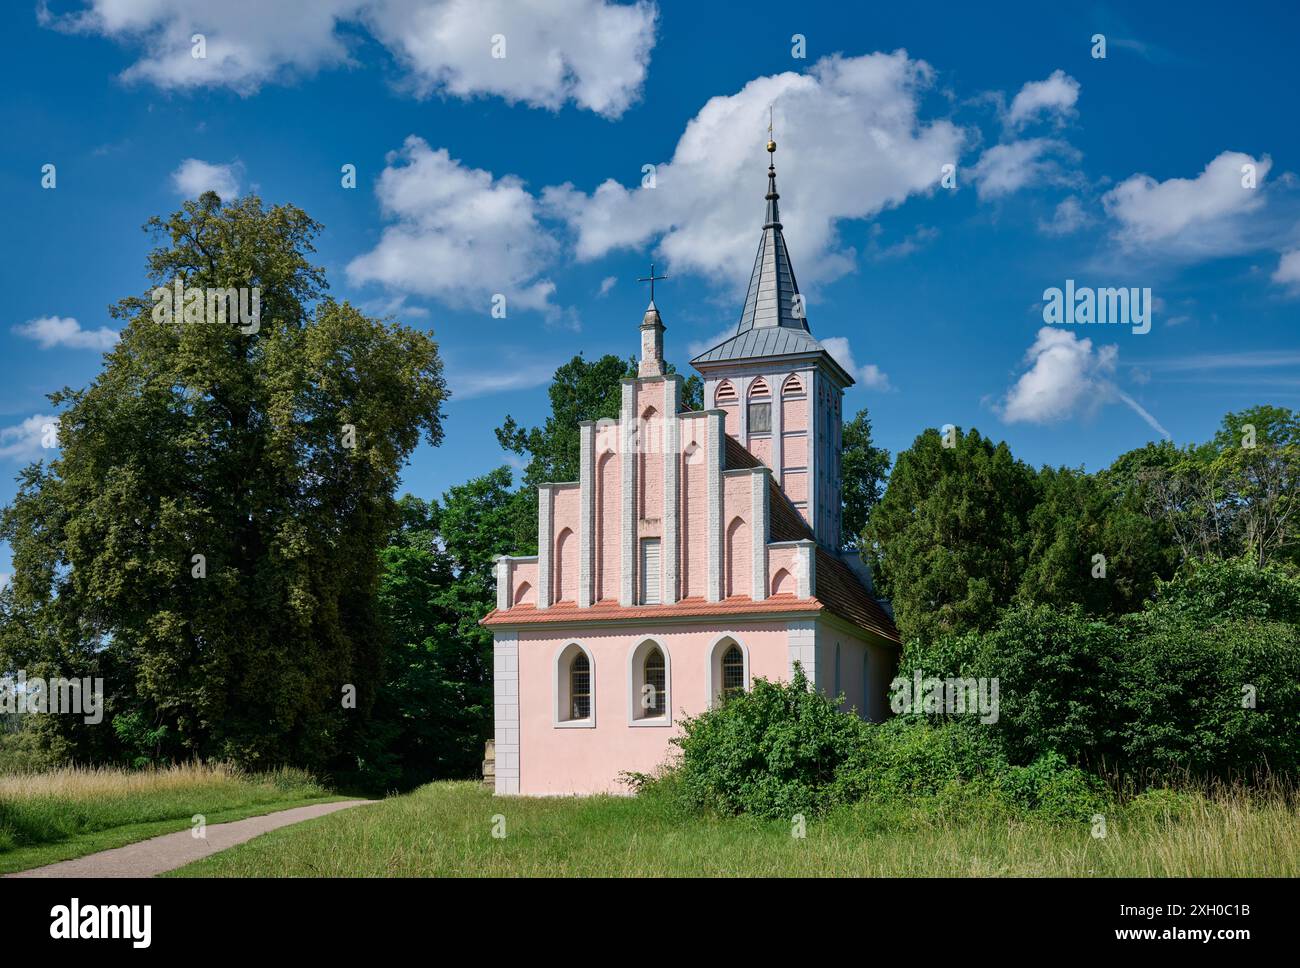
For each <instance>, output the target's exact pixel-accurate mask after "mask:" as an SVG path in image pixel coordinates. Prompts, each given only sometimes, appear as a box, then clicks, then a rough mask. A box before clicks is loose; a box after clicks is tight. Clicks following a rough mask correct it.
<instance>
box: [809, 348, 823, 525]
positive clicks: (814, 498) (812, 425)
mask: <svg viewBox="0 0 1300 968" xmlns="http://www.w3.org/2000/svg"><path fill="white" fill-rule="evenodd" d="M817 377H818V373H817V371H816V370H815V369H814V370H810V371H808V488H807V490H808V524H809V526H810V527H811V528H812V530H813V534H815V535H816V536H817V540H818V541H820V540H821V537H822V530H823V529H822V517H821V514H822V502H821V489H820V488H819V487H818V485H817V448H818V447H820V446H821V443H822V438H821V429H820V421H819V419H818V417H819V416H820V414H819V413H818V411H817V391H818V389H819V388H818V386H817Z"/></svg>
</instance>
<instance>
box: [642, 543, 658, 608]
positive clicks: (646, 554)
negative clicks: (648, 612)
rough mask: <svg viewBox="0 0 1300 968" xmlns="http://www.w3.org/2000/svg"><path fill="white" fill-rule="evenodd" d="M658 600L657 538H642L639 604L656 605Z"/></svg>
mask: <svg viewBox="0 0 1300 968" xmlns="http://www.w3.org/2000/svg"><path fill="white" fill-rule="evenodd" d="M659 602H660V598H659V539H658V538H643V539H642V541H641V604H642V605H658V604H659Z"/></svg>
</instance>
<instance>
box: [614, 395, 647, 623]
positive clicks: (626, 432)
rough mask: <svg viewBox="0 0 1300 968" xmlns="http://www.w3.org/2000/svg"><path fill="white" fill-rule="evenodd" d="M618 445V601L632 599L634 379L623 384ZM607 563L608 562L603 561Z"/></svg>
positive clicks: (637, 441) (635, 444)
mask: <svg viewBox="0 0 1300 968" xmlns="http://www.w3.org/2000/svg"><path fill="white" fill-rule="evenodd" d="M619 446H620V447H621V448H622V451H621V453H622V456H623V484H622V493H623V541H622V548H623V555H622V558H623V560H622V562H621V563H620V566H619V594H618V601H619V604H620V605H624V606H630V605H634V604H635V603H636V538H637V515H636V458H637V448H638V447H639V446H640V435H639V434H638V433H637V412H636V381H635V380H628V381H627V382H626V383H624V384H623V406H622V417H621V419H620V420H619ZM606 567H608V565H606Z"/></svg>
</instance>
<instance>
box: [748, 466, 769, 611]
mask: <svg viewBox="0 0 1300 968" xmlns="http://www.w3.org/2000/svg"><path fill="white" fill-rule="evenodd" d="M767 482H768V471H767V469H766V468H759V469H756V470H755V471H754V475H753V477H751V478H750V483H751V484H752V486H753V500H752V502H751V507H752V508H753V513H752V514H751V515H750V517H751V518H752V526H751V527H750V529H749V530H750V534H751V535H752V536H753V565H752V566H751V568H750V576H751V578H752V582H751V584H752V585H753V588H754V590H753V592H752V594H753V598H754V601H756V602H761V601H763V599H765V598H767V539H768V520H767V494H768V490H767Z"/></svg>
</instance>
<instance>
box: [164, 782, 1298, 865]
mask: <svg viewBox="0 0 1300 968" xmlns="http://www.w3.org/2000/svg"><path fill="white" fill-rule="evenodd" d="M1190 804H1191V805H1190V807H1186V808H1184V809H1183V810H1182V811H1181V812H1182V814H1183V815H1181V816H1176V817H1175V816H1172V815H1170V814H1168V813H1162V812H1160V811H1151V810H1138V809H1136V808H1133V809H1118V808H1117V810H1116V813H1115V814H1114V815H1113V816H1110V817H1108V819H1107V831H1106V836H1105V837H1103V838H1096V837H1093V836H1092V832H1091V828H1090V827H1088V826H1086V825H1077V826H1053V825H1051V824H1048V823H1045V822H1040V821H1028V820H1023V819H1013V818H1009V817H1007V816H1005V815H999V814H998V812H997V811H982V810H980V809H970V808H968V807H965V806H963V805H961V804H954V805H952V806H950V807H949V808H948V809H947V810H944V809H940V810H937V811H936V810H932V809H930V810H922V809H917V808H898V807H895V808H890V809H881V808H872V807H867V806H862V807H858V808H855V809H853V810H849V811H845V812H843V813H840V814H837V815H835V816H833V817H831V818H829V819H827V820H825V821H821V822H811V823H809V824H808V825H807V831H806V836H805V837H804V838H803V839H797V838H795V837H793V836H792V835H791V825H789V824H786V823H770V822H753V821H749V820H744V819H730V818H701V817H690V816H684V815H682V814H681V813H680V812H679V811H678V810H676V809H675V808H674V807H672V806H671V805H670V804H669V803H668V802H667V801H665V800H662V799H646V798H642V799H634V798H618V797H594V798H588V799H573V798H563V799H525V798H498V797H494V796H492V795H491V794H490V793H488V792H487V791H486V790H484V789H483V788H482V787H481V786H480V785H479V784H476V783H434V784H430V785H429V786H425V787H421V788H420V789H419V790H416V791H415V792H414V793H411V794H408V795H406V796H401V797H393V798H390V799H388V800H385V801H383V802H381V803H377V804H375V805H373V806H365V807H358V808H356V809H353V810H347V811H343V812H341V813H338V814H334V815H331V816H328V817H324V818H321V819H319V820H314V821H311V822H308V823H305V824H299V825H296V826H293V827H287V828H284V829H282V830H277V831H274V832H272V833H269V834H266V835H264V836H262V837H258V838H257V839H255V840H252V841H249V842H248V843H246V844H242V845H240V846H239V847H235V848H233V849H231V850H228V851H225V852H223V853H220V854H217V855H214V856H212V857H210V858H207V859H205V860H203V861H200V862H198V863H196V864H192V865H190V866H188V867H185V868H182V869H181V870H180V871H176V872H174V873H173V875H170V876H191V877H208V876H221V877H243V876H253V877H295V876H298V877H384V876H391V877H479V876H530V877H566V876H573V877H577V876H585V877H592V876H655V875H664V876H680V875H695V876H844V875H847V876H972V875H973V876H1053V875H1055V876H1070V877H1091V876H1112V877H1113V876H1139V877H1143V876H1156V877H1161V876H1225V877H1233V876H1246V875H1262V876H1278V877H1282V876H1286V877H1295V876H1300V823H1297V820H1298V819H1300V818H1297V814H1296V810H1295V808H1294V806H1293V805H1289V804H1288V803H1287V802H1286V801H1285V800H1284V799H1282V798H1280V797H1271V798H1265V799H1262V800H1256V799H1251V798H1248V797H1245V796H1243V795H1239V794H1228V795H1224V796H1221V797H1217V798H1215V799H1212V800H1204V799H1200V798H1195V799H1193V800H1191V801H1190ZM954 813H956V814H960V815H961V816H960V817H957V816H954ZM494 817H503V818H504V830H505V835H506V836H505V837H504V838H502V839H497V838H494V837H493V836H492V831H493V826H494V819H493V818H494ZM497 824H498V827H499V825H500V821H497Z"/></svg>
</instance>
